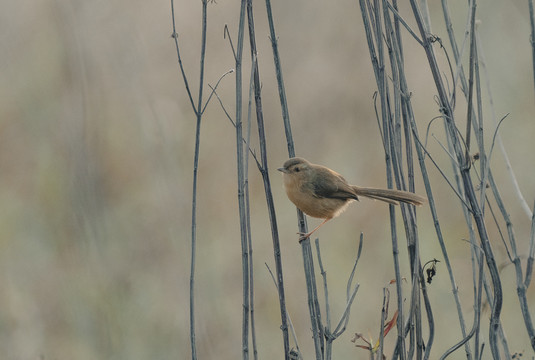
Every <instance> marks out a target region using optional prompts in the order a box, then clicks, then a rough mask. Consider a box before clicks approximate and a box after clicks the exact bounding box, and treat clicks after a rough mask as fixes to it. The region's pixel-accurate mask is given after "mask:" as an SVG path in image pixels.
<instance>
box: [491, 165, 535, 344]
mask: <svg viewBox="0 0 535 360" xmlns="http://www.w3.org/2000/svg"><path fill="white" fill-rule="evenodd" d="M489 184H490V187H491V189H492V192H493V194H494V198H495V199H496V203H497V205H498V208H499V209H500V211H501V214H502V217H503V219H504V221H505V223H506V226H507V234H508V238H509V246H510V248H511V253H512V257H513V259H512V261H513V264H514V266H515V273H516V292H517V295H518V301H519V303H520V310H521V312H522V317H523V318H524V324H525V326H526V331H527V333H528V336H529V339H530V343H531V347H532V348H533V350H534V351H535V328H534V326H533V320H532V318H531V314H530V311H529V307H528V300H527V296H526V286H525V281H524V278H523V275H522V264H521V262H520V257H519V256H518V251H517V247H516V240H515V235H514V232H513V224H512V222H511V219H510V217H509V214H508V213H507V210H506V209H505V204H504V203H503V201H502V198H501V195H500V193H499V191H498V187H497V186H496V183H495V182H494V178H493V177H492V175H491V176H489Z"/></svg>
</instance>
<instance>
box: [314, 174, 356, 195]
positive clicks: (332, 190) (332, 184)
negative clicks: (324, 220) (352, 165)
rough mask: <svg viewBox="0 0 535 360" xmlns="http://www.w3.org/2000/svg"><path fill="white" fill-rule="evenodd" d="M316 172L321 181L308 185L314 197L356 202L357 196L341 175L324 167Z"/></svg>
mask: <svg viewBox="0 0 535 360" xmlns="http://www.w3.org/2000/svg"><path fill="white" fill-rule="evenodd" d="M317 171H318V172H317V174H318V177H319V178H320V179H321V180H322V181H314V182H313V183H312V184H310V185H311V187H312V190H313V191H314V195H315V196H316V197H321V198H334V199H355V200H358V197H357V194H355V191H354V190H353V188H352V187H351V185H349V184H348V183H347V181H346V179H344V177H343V176H342V175H340V174H338V173H337V172H335V171H332V170H331V169H328V168H325V167H320V168H318V169H317Z"/></svg>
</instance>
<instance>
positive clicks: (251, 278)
mask: <svg viewBox="0 0 535 360" xmlns="http://www.w3.org/2000/svg"><path fill="white" fill-rule="evenodd" d="M255 65H256V56H253V58H252V61H251V75H250V79H249V96H248V98H249V101H248V107H247V139H246V141H245V143H246V144H250V141H251V116H252V115H251V108H252V104H253V102H252V100H251V99H252V98H253V90H254V80H253V78H254V76H253V74H254V69H255ZM244 161H245V174H246V178H245V189H244V190H245V210H246V214H245V219H246V221H247V224H246V226H247V247H248V250H249V304H250V306H249V309H250V319H251V341H252V345H253V358H254V359H255V360H257V359H258V348H257V344H256V327H255V313H254V276H253V269H254V266H253V265H254V264H253V241H252V231H251V207H250V193H249V177H248V174H249V156H245V159H244Z"/></svg>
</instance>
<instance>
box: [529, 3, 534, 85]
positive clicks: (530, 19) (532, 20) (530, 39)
mask: <svg viewBox="0 0 535 360" xmlns="http://www.w3.org/2000/svg"><path fill="white" fill-rule="evenodd" d="M528 4H529V24H530V26H531V36H530V38H529V42H530V43H531V60H532V63H533V85H535V15H534V14H533V12H534V11H533V0H528Z"/></svg>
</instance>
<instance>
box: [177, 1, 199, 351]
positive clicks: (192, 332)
mask: <svg viewBox="0 0 535 360" xmlns="http://www.w3.org/2000/svg"><path fill="white" fill-rule="evenodd" d="M207 10H208V1H207V0H203V1H202V21H201V56H200V73H199V96H198V101H197V106H195V104H194V102H193V97H192V95H191V91H190V89H189V85H188V80H187V77H186V73H185V71H184V67H183V64H182V58H181V56H180V47H179V45H178V33H177V32H176V22H175V8H174V1H173V0H171V16H172V23H173V38H174V40H175V47H176V52H177V58H178V64H179V67H180V72H181V74H182V78H183V80H184V84H185V86H186V91H187V93H188V97H189V99H190V102H191V106H192V108H193V111H194V112H195V115H196V128H195V150H194V155H193V190H192V201H191V254H190V260H191V263H190V278H189V318H190V329H189V330H190V346H191V358H192V359H193V360H196V359H197V346H196V335H195V259H196V256H197V255H196V248H197V180H198V169H199V152H200V137H201V120H202V111H201V109H202V100H203V85H204V60H205V58H206V26H207V13H208V11H207Z"/></svg>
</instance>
